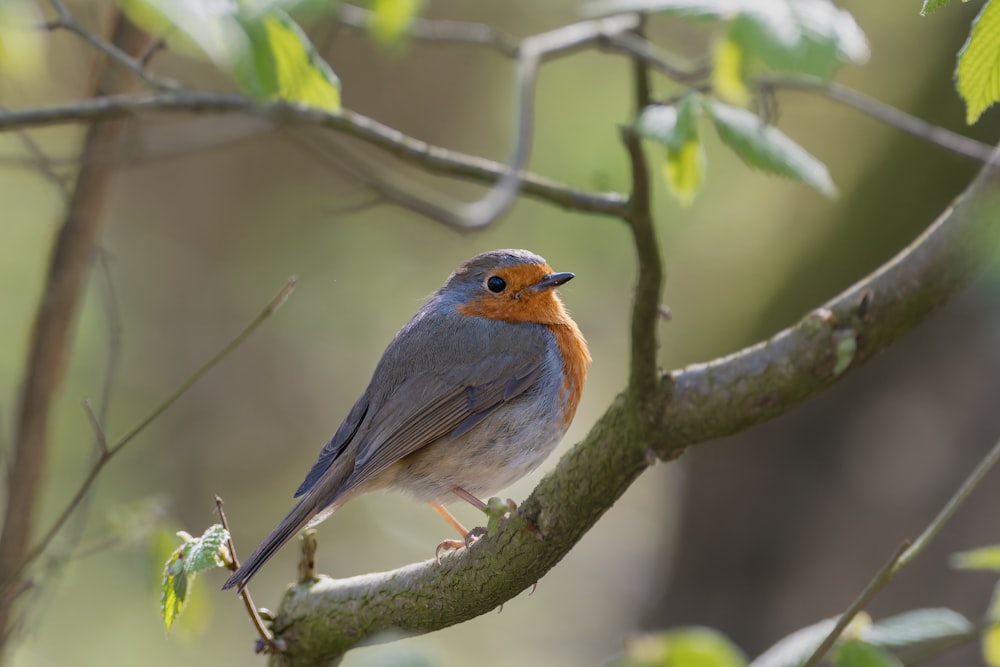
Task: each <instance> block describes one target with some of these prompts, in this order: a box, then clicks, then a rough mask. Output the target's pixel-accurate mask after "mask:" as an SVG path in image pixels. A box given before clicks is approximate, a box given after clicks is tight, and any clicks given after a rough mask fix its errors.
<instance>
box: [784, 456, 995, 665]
mask: <svg viewBox="0 0 1000 667" xmlns="http://www.w3.org/2000/svg"><path fill="white" fill-rule="evenodd" d="M997 460H1000V441H997V442H996V444H994V445H993V447H991V448H990V451H989V452H987V453H986V456H984V457H983V459H982V460H981V461H980V462H979V463H978V464H977V465H976V467H975V469H974V470H973V471H972V473H971V474H970V475H969V476H968V477H967V478H966V479H965V481H964V482H962V485H961V486H960V487H959V488H958V490H957V491H955V493H954V495H952V497H951V498H949V499H948V502H947V503H945V505H944V507H942V508H941V511H940V512H938V515H937V516H936V517H934V520H933V521H931V522H930V523H929V524H928V525H927V527H926V528H924V530H923V532H921V533H920V536H919V537H918V538H917V539H915V540H914V541H913V543H912V544H911V543H910V542H909V541H906V542H904V543H903V544H902V545H901V546H900V548H899V549H897V550H896V553H895V554H893V556H892V558H890V559H889V561H888V562H886V564H885V565H883V566H882V568H881V569H880V570H879V571H878V572H877V573H875V576H874V577H872V580H871V581H869V582H868V585H867V586H865V588H864V590H863V591H861V593H860V594H859V595H858V597H857V599H855V600H854V602H852V603H851V606H850V607H848V608H847V611H845V612H844V613H843V614H842V615H841V616H840V619H839V620H838V621H837V624H836V625H835V626H834V628H833V629H832V630H831V631H830V634H828V635H827V636H826V638H825V639H824V640H823V642H822V643H821V644H820V645H819V646H817V647H816V650H815V651H814V652H813V654H812V655H811V656H810V657H809V660H807V661H806V662H805V664H804V665H803V667H815V666H816V665H818V664H819V661H820V660H822V659H823V656H824V655H826V653H827V652H828V651H829V650H830V648H831V647H832V646H833V645H834V643H835V642H836V641H837V639H838V638H839V637H840V635H841V633H842V632H843V631H844V628H846V627H847V625H848V624H849V623H850V622H851V621H852V620H853V619H854V617H855V616H857V615H858V612H860V611H861V610H862V609H864V608H865V606H866V605H867V604H868V603H869V602H871V601H872V599H873V598H874V597H875V596H876V595H877V594H878V593H879V592H880V591H881V590H882V589H883V588H885V587H886V585H888V584H889V582H890V581H892V578H893V577H894V576H896V574H898V573H899V571H900V570H901V569H903V568H904V567H906V566H907V565H909V564H910V562H912V561H913V559H914V558H916V557H917V556H919V555H920V553H921V552H922V551H923V550H924V549H925V548H926V547H927V545H928V544H930V543H931V541H932V540H933V539H934V538H935V537H937V535H938V533H940V532H941V529H942V528H944V526H945V524H946V523H948V521H949V520H950V519H951V518H952V517H953V516H954V515H955V512H956V511H958V508H959V507H961V506H962V505H963V504H964V503H965V501H966V500H967V499H968V497H969V495H970V494H971V493H972V492H973V490H975V488H976V487H977V486H979V483H980V482H982V481H983V478H984V477H985V476H986V473H988V472H989V471H990V468H992V467H993V466H994V465H995V464H996V462H997Z"/></svg>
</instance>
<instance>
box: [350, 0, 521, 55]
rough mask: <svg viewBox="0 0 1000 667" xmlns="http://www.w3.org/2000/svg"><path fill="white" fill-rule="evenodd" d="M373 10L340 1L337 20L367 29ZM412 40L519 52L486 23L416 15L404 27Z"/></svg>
mask: <svg viewBox="0 0 1000 667" xmlns="http://www.w3.org/2000/svg"><path fill="white" fill-rule="evenodd" d="M374 17H375V12H373V11H371V10H370V9H364V8H362V7H358V6H357V5H351V4H348V3H346V2H345V3H342V4H341V5H340V8H339V10H338V15H337V18H338V19H339V21H340V22H341V23H342V24H343V25H345V26H347V27H349V28H353V29H355V30H368V27H369V25H370V24H371V22H372V19H373V18H374ZM406 35H407V36H408V37H410V38H412V39H419V40H423V41H428V42H450V43H457V44H473V45H479V46H486V47H490V48H492V49H494V50H496V51H498V52H500V53H501V54H503V55H504V56H506V57H508V58H511V59H515V58H517V57H518V55H519V53H520V43H519V42H518V40H517V38H515V37H513V36H511V35H508V34H507V33H505V32H503V31H502V30H500V29H498V28H497V27H496V26H493V25H490V24H489V23H470V22H468V21H446V20H435V19H425V18H421V17H415V18H414V19H413V21H412V22H411V23H410V25H409V26H407V28H406Z"/></svg>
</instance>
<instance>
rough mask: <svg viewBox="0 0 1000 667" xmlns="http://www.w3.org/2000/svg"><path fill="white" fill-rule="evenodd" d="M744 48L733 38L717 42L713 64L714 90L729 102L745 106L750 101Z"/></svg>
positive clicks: (720, 97)
mask: <svg viewBox="0 0 1000 667" xmlns="http://www.w3.org/2000/svg"><path fill="white" fill-rule="evenodd" d="M744 62H745V58H744V57H743V48H742V47H741V46H740V45H739V44H737V43H736V42H734V41H733V40H731V39H728V38H726V39H722V40H719V41H718V42H716V44H715V49H714V62H713V64H712V91H713V92H714V93H715V94H716V95H718V96H719V99H721V100H723V101H724V102H728V103H729V104H735V105H737V106H743V105H745V104H747V103H749V102H750V91H749V90H748V89H747V86H746V83H745V82H744V74H745V72H744V70H745V67H744Z"/></svg>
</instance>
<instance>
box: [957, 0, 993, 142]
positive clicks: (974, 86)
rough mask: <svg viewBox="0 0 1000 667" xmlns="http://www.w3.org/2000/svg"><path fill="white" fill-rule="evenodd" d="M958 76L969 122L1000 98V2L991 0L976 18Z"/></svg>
mask: <svg viewBox="0 0 1000 667" xmlns="http://www.w3.org/2000/svg"><path fill="white" fill-rule="evenodd" d="M955 79H956V83H957V87H958V93H959V95H961V96H962V99H964V100H965V122H967V123H968V124H969V125H972V124H973V123H975V122H976V121H977V120H979V117H980V116H982V115H983V112H984V111H986V109H988V108H989V107H990V106H991V105H992V104H993V103H994V102H996V101H998V100H1000V2H992V1H989V2H987V3H986V4H985V5H983V8H982V10H980V12H979V15H978V16H976V18H975V19H974V20H973V22H972V31H971V32H970V33H969V39H968V40H966V42H965V45H964V46H962V50H961V51H959V52H958V69H957V70H956V72H955Z"/></svg>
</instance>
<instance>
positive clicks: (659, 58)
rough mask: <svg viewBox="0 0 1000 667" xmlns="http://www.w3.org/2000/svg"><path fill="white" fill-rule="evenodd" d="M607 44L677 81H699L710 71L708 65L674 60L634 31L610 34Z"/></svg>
mask: <svg viewBox="0 0 1000 667" xmlns="http://www.w3.org/2000/svg"><path fill="white" fill-rule="evenodd" d="M608 45H609V46H610V47H611V48H613V49H614V50H616V51H622V52H624V53H627V54H629V55H630V56H632V57H633V58H635V59H638V60H640V61H642V62H643V63H644V64H645V65H647V66H649V67H652V68H653V69H655V70H656V71H658V72H660V73H662V74H665V75H666V76H667V77H669V78H670V79H672V80H674V81H677V82H678V83H694V82H695V81H701V80H702V79H704V78H706V77H707V76H708V75H709V74H710V73H711V72H712V68H711V66H710V65H705V64H701V65H697V66H691V65H681V64H680V63H677V62H674V60H675V58H674V57H673V56H671V55H670V54H668V53H666V52H664V51H663V50H662V49H660V48H658V47H657V46H656V45H654V44H653V43H652V42H650V41H648V40H646V39H644V38H643V37H641V36H640V35H638V34H636V33H634V32H622V33H619V34H617V35H612V36H610V37H609V38H608Z"/></svg>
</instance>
